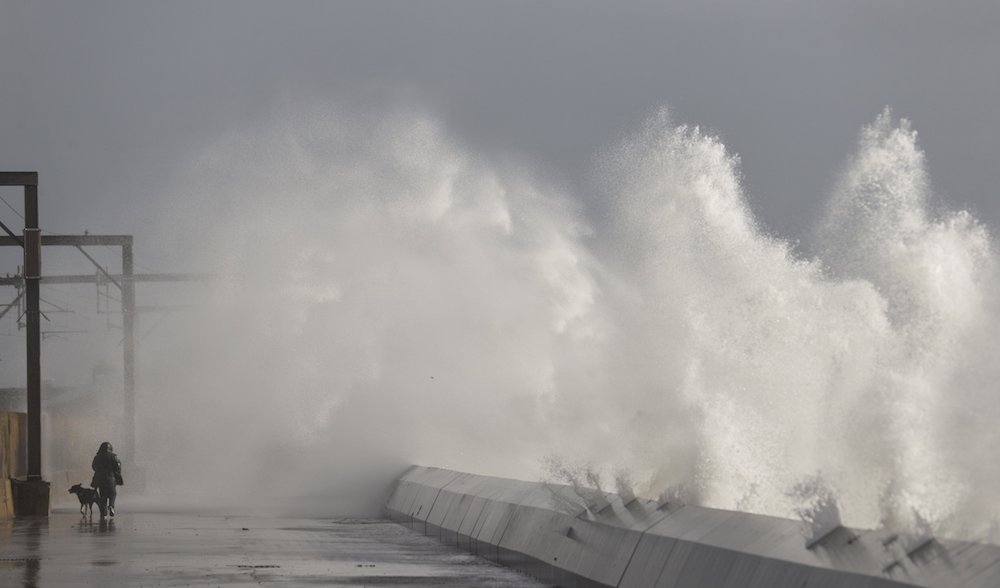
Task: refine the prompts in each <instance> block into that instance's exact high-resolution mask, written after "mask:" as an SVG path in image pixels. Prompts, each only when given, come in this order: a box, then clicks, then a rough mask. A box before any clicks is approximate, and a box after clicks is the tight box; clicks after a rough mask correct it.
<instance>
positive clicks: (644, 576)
mask: <svg viewBox="0 0 1000 588" xmlns="http://www.w3.org/2000/svg"><path fill="white" fill-rule="evenodd" d="M386 509H387V511H388V512H389V513H390V516H393V517H399V518H402V519H405V520H412V521H416V522H417V523H418V528H422V530H423V531H424V532H425V533H427V532H431V533H436V534H440V535H441V536H442V537H445V539H446V540H448V541H454V542H457V543H458V544H460V545H462V546H467V547H466V548H467V549H470V550H471V551H472V552H473V553H478V554H480V555H481V556H483V557H486V558H489V559H491V560H493V561H498V562H501V563H503V564H505V565H508V566H510V567H513V568H516V569H519V570H521V571H523V572H525V573H528V574H531V575H533V576H535V577H537V578H539V579H541V580H542V581H543V582H547V583H550V584H553V585H559V586H616V587H620V588H640V587H641V588H646V587H650V586H654V587H665V588H687V587H702V586H706V587H721V588H736V587H740V588H744V587H747V588H793V587H794V588H890V587H899V586H922V587H937V586H947V587H955V588H959V587H961V588H995V587H996V586H1000V548H998V547H997V546H995V545H984V544H974V543H968V542H959V541H948V540H938V539H934V538H931V537H921V536H909V535H904V534H896V533H892V532H890V531H859V530H856V529H848V528H845V527H839V528H836V529H834V530H832V531H831V532H830V533H828V534H827V535H825V536H823V537H822V538H821V539H819V540H818V541H815V542H813V543H812V544H811V545H809V546H807V545H806V537H805V534H804V528H803V524H802V523H801V522H799V521H792V520H788V519H780V518H775V517H765V516H760V515H753V514H747V513H738V512H731V511H723V510H718V509H710V508H701V507H696V506H671V507H670V508H666V509H665V508H659V507H658V506H657V505H656V504H655V503H653V502H650V501H642V500H630V501H629V502H628V503H623V502H622V500H621V498H620V497H617V496H614V495H608V494H605V493H601V492H600V491H597V490H595V491H592V492H591V491H581V489H579V488H570V487H568V486H560V485H552V484H533V483H529V482H519V481H515V480H503V479H499V478H490V477H486V476H472V475H468V474H460V473H458V472H449V471H447V470H438V469H435V468H414V469H412V470H410V471H408V472H407V473H406V474H405V475H404V476H402V477H401V478H400V480H399V482H398V484H397V486H396V488H395V490H394V491H393V493H392V496H390V498H389V500H388V501H387V503H386Z"/></svg>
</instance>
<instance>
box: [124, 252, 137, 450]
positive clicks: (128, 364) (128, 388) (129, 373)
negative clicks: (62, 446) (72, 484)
mask: <svg viewBox="0 0 1000 588" xmlns="http://www.w3.org/2000/svg"><path fill="white" fill-rule="evenodd" d="M122 329H123V330H124V331H125V341H124V347H125V357H124V363H125V370H124V371H125V403H124V404H125V459H126V460H127V461H129V462H132V463H134V460H135V280H134V279H133V269H132V240H131V239H129V242H128V243H126V244H124V245H122Z"/></svg>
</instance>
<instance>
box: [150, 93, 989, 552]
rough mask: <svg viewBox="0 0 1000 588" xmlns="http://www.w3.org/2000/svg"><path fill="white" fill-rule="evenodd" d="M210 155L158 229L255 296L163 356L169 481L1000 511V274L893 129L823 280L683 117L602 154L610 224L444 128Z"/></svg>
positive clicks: (163, 432)
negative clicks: (568, 490) (996, 450)
mask: <svg viewBox="0 0 1000 588" xmlns="http://www.w3.org/2000/svg"><path fill="white" fill-rule="evenodd" d="M195 162H196V163H195V164H194V165H193V166H192V168H191V169H190V170H187V172H186V174H185V176H186V179H185V181H184V182H181V186H182V188H179V189H178V193H183V194H185V197H184V198H181V200H182V201H183V202H184V203H185V206H182V207H180V208H173V203H172V204H171V205H170V206H169V207H166V208H165V211H164V218H165V219H166V222H167V223H168V224H170V225H171V226H176V225H177V224H178V223H180V222H181V221H186V223H187V225H188V226H189V227H190V231H191V234H192V235H195V234H197V233H198V232H199V230H201V229H205V228H207V227H212V228H213V230H212V232H213V238H212V239H211V240H210V244H211V247H209V248H208V249H209V250H212V251H215V253H214V254H212V255H210V256H209V258H208V259H206V263H209V264H210V265H212V266H213V267H215V268H217V270H218V271H219V272H220V273H225V274H230V275H237V276H239V279H238V280H234V281H232V282H229V283H228V284H227V285H226V286H224V287H221V288H219V289H218V290H217V291H216V293H215V299H214V301H213V304H212V305H211V311H210V312H209V313H206V314H205V315H204V316H198V317H197V318H196V319H195V320H194V321H193V322H195V323H196V324H197V326H198V328H199V334H198V336H197V338H191V337H190V336H189V334H188V332H187V331H185V330H184V329H182V328H180V326H179V325H178V327H177V328H176V329H175V332H174V335H175V337H174V338H173V339H171V341H172V342H173V346H168V345H164V347H163V348H162V349H159V350H155V351H156V352H149V353H147V354H146V355H145V357H148V358H155V361H153V360H149V361H148V363H149V364H150V365H147V366H146V376H145V380H144V386H145V389H146V390H147V392H146V394H145V396H144V400H143V404H144V405H145V408H146V410H145V414H148V415H152V416H150V417H149V418H148V419H146V421H145V422H144V423H143V437H142V439H141V443H142V446H143V447H145V448H146V451H147V454H148V455H150V461H151V462H155V463H157V464H159V467H158V468H157V473H156V475H157V476H158V477H159V479H160V483H161V484H163V485H170V484H171V483H172V482H176V481H177V480H182V481H184V482H185V483H186V482H187V480H188V479H189V478H194V479H196V480H198V484H197V485H198V486H204V487H206V489H211V490H214V491H216V492H220V493H225V494H226V495H229V496H236V495H240V493H241V491H245V490H247V488H252V489H254V490H253V491H257V490H258V489H259V488H266V489H267V491H269V492H283V493H294V492H301V491H303V489H309V490H311V491H313V492H315V493H317V494H322V495H326V496H344V495H353V494H352V493H354V494H360V495H365V494H368V495H370V496H368V498H370V504H376V503H377V500H378V498H380V496H378V495H377V493H375V494H372V490H371V488H374V487H378V484H375V483H374V482H373V480H378V481H379V482H380V483H383V484H384V483H385V482H387V481H388V480H389V479H391V477H392V475H393V474H394V473H395V472H396V471H397V470H398V468H400V467H401V466H402V465H403V464H406V463H410V462H413V461H416V462H420V463H425V464H431V465H438V466H443V467H452V468H456V469H463V470H469V471H477V472H483V473H490V474H497V475H510V476H519V477H524V478H537V477H540V476H544V475H545V471H544V470H545V467H546V465H545V464H552V463H558V464H560V465H559V467H560V468H561V471H562V470H565V471H575V470H574V468H573V467H572V466H567V465H566V464H583V466H581V467H583V469H585V470H586V469H588V468H589V469H590V470H593V471H595V472H603V473H604V475H603V476H597V475H595V476H594V477H593V479H595V480H597V479H604V480H625V479H627V480H628V481H629V482H628V486H629V487H630V488H634V489H635V490H636V491H638V492H639V493H643V494H646V495H649V496H656V495H659V494H661V493H663V492H665V491H666V492H667V493H668V494H669V488H670V487H684V488H686V490H685V492H684V494H685V496H687V497H688V500H692V499H696V500H698V501H700V502H702V503H705V504H709V505H715V506H720V507H728V508H734V507H739V508H742V509H746V510H752V511H757V512H766V513H770V514H776V515H780V516H789V515H792V514H793V513H794V512H796V510H797V509H798V510H800V509H801V507H802V503H801V497H799V496H797V495H796V494H795V492H794V489H795V488H796V487H798V486H801V483H802V481H803V480H809V479H816V478H815V477H816V476H817V475H818V474H821V475H822V477H823V479H824V480H826V481H827V483H829V484H830V485H831V486H832V492H834V493H835V495H836V496H837V501H838V505H839V507H840V512H841V514H842V515H843V518H844V520H845V522H848V523H852V524H858V525H873V524H877V523H878V522H879V521H880V520H881V521H890V520H891V521H892V522H893V523H894V524H905V523H907V522H908V521H910V520H911V519H912V518H913V517H912V516H910V514H909V513H914V512H915V513H917V514H918V515H919V518H920V519H921V520H930V521H932V522H933V523H934V524H937V525H938V526H939V527H940V528H942V529H945V530H948V531H950V532H952V533H968V534H972V533H976V532H981V531H982V530H981V529H978V528H975V524H974V523H976V522H977V521H983V520H986V519H987V518H988V517H989V516H995V515H996V512H995V506H993V505H992V504H990V503H989V500H988V498H986V497H988V496H992V495H995V492H996V490H998V489H1000V476H998V475H997V471H996V469H995V468H993V469H991V468H990V467H989V466H982V462H983V460H986V459H987V457H988V456H987V455H986V450H985V449H977V448H978V447H988V446H989V445H988V444H985V443H984V442H988V441H992V440H995V435H996V434H995V433H993V432H992V431H993V428H992V426H991V422H995V420H993V421H991V418H994V419H995V416H997V415H996V413H997V412H998V411H1000V408H998V406H997V405H998V402H997V399H996V396H995V393H994V392H993V391H992V388H991V384H990V382H995V381H996V376H997V375H998V374H996V368H994V367H993V362H992V361H991V357H992V356H993V355H995V351H996V346H997V345H996V343H994V342H993V341H992V339H991V337H990V334H991V333H993V332H995V331H996V326H997V316H998V314H997V305H996V300H995V292H996V291H997V290H996V286H997V283H996V276H995V270H994V265H995V254H994V252H993V250H992V246H991V244H990V241H989V238H988V235H987V234H986V231H985V229H983V227H982V226H980V225H979V224H978V223H976V222H975V221H974V219H972V217H971V216H970V215H968V214H967V213H942V214H939V215H937V216H934V215H932V214H931V212H930V209H929V204H928V202H929V201H930V193H929V188H928V182H927V180H926V172H925V171H924V170H925V168H924V162H923V155H922V153H921V152H920V150H919V149H918V148H917V145H916V136H915V133H914V132H913V131H912V130H911V129H910V128H909V125H908V123H906V122H905V121H903V122H902V123H900V124H898V125H897V124H895V123H894V122H893V121H892V119H891V116H890V115H889V114H888V113H886V114H885V115H883V116H881V117H880V118H879V119H878V120H877V121H876V122H875V123H874V124H873V125H871V126H869V127H866V129H865V130H864V132H863V133H862V137H861V141H860V145H859V149H858V153H857V154H856V155H855V156H854V159H853V160H852V161H851V163H850V164H849V165H848V168H847V170H846V171H845V173H844V175H843V181H842V183H841V186H840V188H839V189H838V190H837V192H836V194H834V196H833V198H832V200H831V202H830V206H829V211H828V213H827V215H826V218H825V219H824V221H823V223H821V227H820V228H819V229H818V230H817V237H816V250H817V251H818V252H819V258H818V259H816V260H808V259H802V258H800V257H797V256H796V254H794V253H793V251H792V249H791V247H790V246H789V244H788V243H786V242H785V241H782V240H781V239H778V238H775V237H773V236H770V235H768V234H766V233H765V232H764V231H762V230H761V228H760V227H759V226H758V225H757V223H756V222H755V220H754V218H753V215H752V213H751V211H750V210H749V207H748V205H747V202H746V198H745V195H744V194H743V190H742V187H741V182H740V174H739V161H738V158H736V157H735V156H734V155H732V154H730V153H728V152H727V151H726V149H725V147H724V145H723V144H722V143H721V141H720V140H719V139H717V138H715V137H712V136H710V135H707V134H706V133H704V132H702V131H701V130H700V129H698V128H692V127H687V126H683V125H676V124H674V123H673V122H672V121H671V120H670V117H669V116H668V114H667V113H666V112H662V113H660V114H658V115H657V116H654V117H653V118H652V119H650V121H648V122H647V123H646V125H645V126H644V127H643V128H642V129H641V130H640V131H639V132H638V133H636V134H634V135H632V136H630V137H629V138H627V139H625V140H624V141H622V143H621V144H620V145H619V146H618V148H616V149H615V150H613V151H611V152H609V153H608V154H607V155H606V157H604V158H603V160H602V165H601V166H600V169H599V176H600V181H599V182H598V184H599V186H597V187H596V188H595V189H597V190H598V191H599V192H600V193H601V194H602V195H603V196H604V197H605V198H608V199H609V203H610V208H611V209H612V210H613V215H612V216H613V220H612V221H611V222H609V224H608V225H607V226H601V227H595V228H593V229H591V228H589V227H587V226H586V224H585V223H584V222H582V221H581V219H580V218H579V215H578V214H577V213H576V211H575V210H574V208H573V207H572V206H571V204H570V202H571V199H569V198H566V197H565V196H563V195H561V194H559V193H558V191H557V190H554V189H552V188H551V187H549V186H546V185H544V184H543V183H540V182H539V181H537V179H534V178H532V177H530V176H529V175H528V174H526V173H524V172H521V171H518V170H510V169H499V168H497V167H495V166H491V165H489V164H488V163H486V162H483V161H480V160H478V159H477V158H476V157H475V156H474V155H473V154H470V153H467V152H465V151H463V150H462V148H461V147H460V146H458V145H456V144H455V143H454V142H453V141H452V140H451V139H450V138H449V137H448V136H447V135H446V134H445V133H443V132H442V130H441V128H440V127H439V126H437V125H436V124H435V123H434V122H433V121H430V120H428V119H427V118H426V117H424V116H422V115H420V114H414V113H407V112H399V113H395V114H392V115H387V116H384V117H382V118H379V119H370V118H365V117H358V116H351V115H349V114H345V113H338V112H332V113H331V112H324V113H322V114H317V113H316V112H310V113H308V114H306V115H302V116H298V117H294V118H292V119H290V120H285V121H281V122H280V123H276V124H274V125H272V126H270V127H268V128H265V129H263V130H256V131H253V132H246V133H239V134H235V135H233V136H230V137H226V138H224V139H222V140H220V141H219V142H218V143H217V144H216V145H214V146H212V147H211V148H209V149H208V150H207V151H206V152H205V153H203V154H199V156H198V157H197V158H196V160H195ZM172 200H173V201H176V198H175V199H172ZM192 455H196V456H197V457H198V459H197V460H195V461H194V462H193V463H192V460H191V459H190V458H191V456H192ZM581 479H583V477H581ZM244 494H246V492H244ZM984 515H985V516H984ZM908 517H909V518H908Z"/></svg>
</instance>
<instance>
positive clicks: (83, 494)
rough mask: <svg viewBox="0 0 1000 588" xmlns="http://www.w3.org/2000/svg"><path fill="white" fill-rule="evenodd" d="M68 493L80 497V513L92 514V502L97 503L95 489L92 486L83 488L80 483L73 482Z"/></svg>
mask: <svg viewBox="0 0 1000 588" xmlns="http://www.w3.org/2000/svg"><path fill="white" fill-rule="evenodd" d="M69 493H70V494H76V497H77V498H79V499H80V514H89V515H90V516H93V515H94V504H96V503H97V490H95V489H94V488H84V487H83V485H81V484H75V485H74V486H73V487H72V488H70V489H69ZM84 510H86V512H84Z"/></svg>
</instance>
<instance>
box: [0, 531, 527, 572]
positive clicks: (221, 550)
mask: <svg viewBox="0 0 1000 588" xmlns="http://www.w3.org/2000/svg"><path fill="white" fill-rule="evenodd" d="M278 584H280V585H281V586H319V585H335V586H366V585H367V586H371V585H378V586H408V587H415V586H492V587H497V588H500V587H537V586H540V584H536V583H534V582H533V581H532V580H530V579H528V578H526V577H525V576H522V575H520V574H517V573H515V572H512V571H510V570H507V569H505V568H501V567H498V566H495V565H493V564H491V563H489V562H487V561H485V560H481V559H479V558H476V557H473V556H471V555H467V554H465V553H462V552H460V551H458V550H457V549H452V548H449V547H447V546H442V545H440V544H439V543H438V542H437V541H435V540H433V539H430V538H428V537H424V536H422V535H419V534H416V533H414V532H412V531H410V530H409V529H406V528H404V527H401V526H399V525H396V524H394V523H390V522H387V521H380V520H360V519H337V520H320V519H289V518H277V517H248V516H240V517H227V516H211V515H197V514H190V515H188V514H171V513H119V516H118V517H117V518H115V519H111V520H110V521H107V522H105V521H101V520H100V518H99V517H97V516H95V517H94V518H93V519H91V518H88V517H80V515H79V514H75V513H74V514H69V513H55V514H53V515H52V516H51V517H49V518H48V519H46V518H22V519H17V520H15V521H8V522H6V523H0V586H4V587H7V586H10V587H17V586H23V587H24V588H39V587H48V586H95V587H96V586H101V587H108V586H139V585H143V586H189V585H199V586H200V585H213V586H269V585H278Z"/></svg>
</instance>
